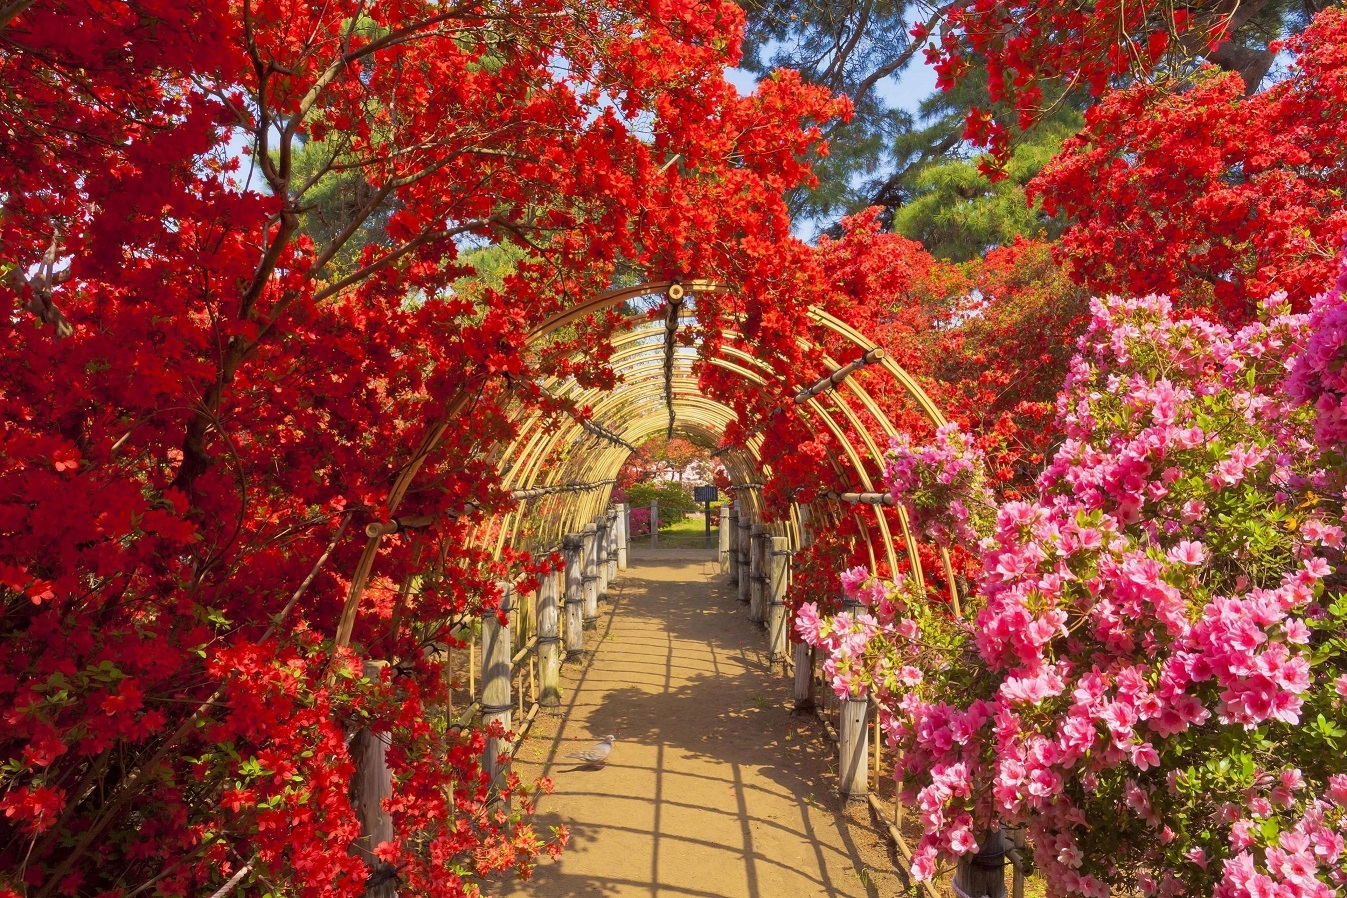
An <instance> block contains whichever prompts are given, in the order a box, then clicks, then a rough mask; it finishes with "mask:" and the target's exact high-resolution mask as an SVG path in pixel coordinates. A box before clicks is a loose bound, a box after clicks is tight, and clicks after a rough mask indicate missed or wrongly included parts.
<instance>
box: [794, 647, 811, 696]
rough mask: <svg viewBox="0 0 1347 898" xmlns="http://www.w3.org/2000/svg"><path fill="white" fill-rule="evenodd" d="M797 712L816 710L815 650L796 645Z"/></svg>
mask: <svg viewBox="0 0 1347 898" xmlns="http://www.w3.org/2000/svg"><path fill="white" fill-rule="evenodd" d="M795 710H796V711H812V710H814V649H813V647H812V646H808V645H805V644H804V643H803V642H797V643H795Z"/></svg>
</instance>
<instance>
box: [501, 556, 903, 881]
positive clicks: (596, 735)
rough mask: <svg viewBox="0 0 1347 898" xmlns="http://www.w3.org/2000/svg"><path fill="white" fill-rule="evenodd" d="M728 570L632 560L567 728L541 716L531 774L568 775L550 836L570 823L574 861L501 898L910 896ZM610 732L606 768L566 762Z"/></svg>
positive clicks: (550, 812)
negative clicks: (797, 711) (734, 590)
mask: <svg viewBox="0 0 1347 898" xmlns="http://www.w3.org/2000/svg"><path fill="white" fill-rule="evenodd" d="M713 557H714V553H712V552H706V551H703V550H677V549H662V550H651V549H649V548H641V549H638V550H635V551H634V552H633V559H632V565H631V569H630V570H628V571H627V572H626V573H625V574H624V576H623V577H622V578H621V579H620V580H619V581H618V583H617V584H615V588H614V589H613V591H612V595H611V597H610V603H609V604H608V605H606V606H603V607H602V611H603V615H602V617H601V618H600V621H599V626H598V629H597V630H595V631H590V632H588V633H586V634H585V638H586V655H585V657H584V658H583V659H581V660H580V661H578V662H576V663H572V664H568V665H566V667H565V668H564V672H563V689H564V695H563V706H562V711H563V714H562V715H561V716H560V717H551V718H545V717H540V719H539V722H538V724H537V725H536V726H535V729H534V731H533V733H532V734H531V735H530V738H529V739H528V741H527V742H526V744H525V746H524V748H523V750H522V751H521V752H520V755H519V757H518V759H517V761H516V769H517V770H518V772H519V773H520V775H521V776H522V777H524V778H526V779H531V778H533V777H535V776H538V775H540V774H542V775H546V776H549V777H551V778H552V780H553V782H554V783H555V785H556V791H555V792H554V794H552V795H551V796H548V797H545V798H543V799H542V800H541V802H540V803H539V816H540V818H541V819H540V821H539V822H540V823H541V824H542V825H559V824H564V825H566V826H568V827H569V828H570V832H571V844H570V847H569V848H567V850H566V851H565V853H564V854H563V855H562V857H561V859H560V860H559V861H555V862H548V861H545V862H543V863H542V864H541V865H540V866H539V868H538V870H537V871H536V872H535V874H534V876H533V879H532V880H531V881H529V882H521V883H515V884H512V885H509V886H506V887H505V888H504V890H503V892H500V893H499V894H503V895H510V896H540V898H563V896H567V898H569V896H594V895H601V896H635V895H690V896H705V898H712V896H714V898H739V896H748V898H776V896H782V898H790V896H797V895H846V896H862V895H870V896H880V895H894V894H897V893H898V892H899V891H900V886H899V884H898V879H897V877H896V875H894V874H893V873H892V872H891V871H892V868H891V866H890V863H889V859H888V856H887V852H886V849H885V848H884V847H883V846H882V845H881V843H880V842H879V841H878V839H877V838H876V837H875V835H874V833H873V832H872V831H871V830H870V829H869V827H868V826H856V825H848V819H847V818H848V815H847V814H844V813H841V812H840V811H839V805H840V803H839V801H838V798H837V796H836V794H835V793H834V792H833V789H834V784H835V781H836V780H835V777H834V776H833V775H832V773H831V772H830V770H829V756H830V752H829V751H828V750H827V749H826V748H825V745H824V740H823V739H822V737H821V735H820V733H819V730H818V724H817V723H816V722H815V721H814V720H813V719H812V718H807V717H796V716H793V715H792V714H791V713H790V705H791V691H790V690H791V687H790V683H789V681H787V680H786V679H785V678H784V677H782V676H781V675H780V672H779V670H778V672H777V674H776V675H773V674H771V673H770V672H769V671H768V670H767V665H766V657H765V655H764V654H763V653H762V652H761V651H760V649H761V647H762V646H763V645H764V642H765V640H764V637H763V635H762V631H761V628H759V627H757V626H755V625H753V624H751V623H749V621H748V616H747V609H746V608H745V607H744V606H742V605H739V604H738V603H737V602H736V601H735V599H734V597H733V595H732V594H731V592H730V590H729V588H728V587H727V586H724V585H722V583H723V579H724V578H722V577H721V576H720V575H719V573H718V569H717V568H716V566H715V564H714V562H713V561H712V560H711V559H712V558H713ZM608 733H614V734H616V735H617V740H618V741H617V744H616V746H615V747H614V749H613V753H612V756H611V758H610V759H609V762H608V764H607V766H606V767H604V768H602V769H596V770H595V769H587V768H583V767H579V768H577V767H575V766H573V765H571V763H570V762H568V761H565V760H563V759H562V758H561V756H562V755H564V754H566V753H567V752H570V751H575V750H577V749H579V748H583V747H588V746H589V745H591V744H593V743H594V742H596V741H597V740H598V739H600V738H602V737H603V736H604V735H606V734H608ZM851 816H855V811H854V810H853V811H852V812H851ZM858 819H859V818H858Z"/></svg>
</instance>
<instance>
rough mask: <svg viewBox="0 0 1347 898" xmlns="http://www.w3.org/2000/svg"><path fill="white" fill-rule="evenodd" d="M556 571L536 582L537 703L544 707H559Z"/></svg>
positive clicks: (557, 586)
mask: <svg viewBox="0 0 1347 898" xmlns="http://www.w3.org/2000/svg"><path fill="white" fill-rule="evenodd" d="M560 579H561V577H560V576H559V572H557V571H553V572H552V573H550V574H548V575H547V576H545V577H543V578H542V581H541V582H540V583H539V584H538V679H539V681H540V692H538V693H537V695H538V704H540V705H542V706H543V707H544V708H548V709H554V708H560V707H561V616H560V614H558V609H557V592H558V591H559V588H560V586H561V583H560V582H559V581H560Z"/></svg>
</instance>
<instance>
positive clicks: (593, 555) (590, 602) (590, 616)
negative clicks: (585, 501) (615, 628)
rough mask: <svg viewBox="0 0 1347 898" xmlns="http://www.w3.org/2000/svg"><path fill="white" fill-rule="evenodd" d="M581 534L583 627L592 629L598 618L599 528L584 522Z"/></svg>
mask: <svg viewBox="0 0 1347 898" xmlns="http://www.w3.org/2000/svg"><path fill="white" fill-rule="evenodd" d="M581 535H582V536H583V537H584V541H585V545H584V549H583V550H582V557H583V559H584V571H585V576H584V595H585V629H586V630H592V629H594V627H596V626H597V625H598V624H597V622H598V619H599V528H598V527H596V526H595V525H594V524H593V523H589V524H586V525H585V529H584V531H583V532H582V534H581Z"/></svg>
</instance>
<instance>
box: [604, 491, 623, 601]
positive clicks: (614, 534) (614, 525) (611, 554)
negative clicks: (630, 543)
mask: <svg viewBox="0 0 1347 898" xmlns="http://www.w3.org/2000/svg"><path fill="white" fill-rule="evenodd" d="M620 518H621V515H619V514H618V513H617V509H615V508H610V509H608V516H607V520H608V528H607V532H608V535H607V536H606V537H605V538H604V545H605V546H607V548H608V573H607V575H606V577H605V580H604V583H606V584H609V585H611V584H612V582H613V581H614V580H616V579H617V541H618V531H619V529H620V527H621V525H620V524H619V523H618V521H619V519H620Z"/></svg>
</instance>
